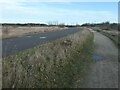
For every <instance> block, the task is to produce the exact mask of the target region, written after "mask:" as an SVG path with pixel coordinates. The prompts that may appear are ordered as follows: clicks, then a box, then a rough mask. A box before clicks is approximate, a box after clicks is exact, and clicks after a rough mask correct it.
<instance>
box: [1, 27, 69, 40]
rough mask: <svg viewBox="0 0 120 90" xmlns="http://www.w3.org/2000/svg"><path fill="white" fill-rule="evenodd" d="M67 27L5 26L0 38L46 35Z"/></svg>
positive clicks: (2, 28)
mask: <svg viewBox="0 0 120 90" xmlns="http://www.w3.org/2000/svg"><path fill="white" fill-rule="evenodd" d="M66 28H67V27H58V26H15V25H3V26H2V27H1V28H0V30H1V33H2V34H1V35H2V36H1V35H0V37H2V38H10V37H17V36H22V35H32V34H36V33H44V32H50V31H56V30H64V29H66Z"/></svg>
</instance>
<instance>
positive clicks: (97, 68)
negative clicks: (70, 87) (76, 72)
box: [76, 32, 118, 88]
mask: <svg viewBox="0 0 120 90" xmlns="http://www.w3.org/2000/svg"><path fill="white" fill-rule="evenodd" d="M94 45H95V51H94V54H93V60H95V63H93V64H92V65H90V67H89V70H88V71H87V74H86V75H87V76H86V77H85V80H84V83H83V85H82V86H81V85H80V84H79V83H78V84H77V85H76V87H80V88H81V87H82V88H118V48H117V47H116V45H115V44H114V43H113V41H111V40H110V39H109V38H108V37H106V36H104V35H102V34H100V33H98V32H94Z"/></svg>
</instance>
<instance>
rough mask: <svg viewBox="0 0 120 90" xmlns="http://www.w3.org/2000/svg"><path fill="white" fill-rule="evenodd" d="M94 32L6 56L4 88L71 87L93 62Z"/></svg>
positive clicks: (82, 33) (68, 37)
mask: <svg viewBox="0 0 120 90" xmlns="http://www.w3.org/2000/svg"><path fill="white" fill-rule="evenodd" d="M92 45H93V34H92V33H91V32H89V31H87V30H82V31H80V32H78V33H75V34H73V35H69V36H67V37H65V38H62V39H59V40H56V41H52V42H49V43H46V44H42V45H39V46H36V47H34V48H32V49H28V50H24V51H21V52H18V53H16V54H15V55H11V56H8V57H5V58H3V60H2V61H3V62H2V65H3V72H2V73H3V88H6V87H8V88H11V87H12V88H15V87H16V88H22V87H24V88H39V87H40V88H55V87H61V88H62V87H72V85H73V82H74V81H76V79H77V78H76V77H77V75H78V74H79V75H81V77H79V78H82V77H83V76H84V72H85V69H86V68H87V66H88V65H89V64H90V63H91V54H92Z"/></svg>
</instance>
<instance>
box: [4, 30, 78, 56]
mask: <svg viewBox="0 0 120 90" xmlns="http://www.w3.org/2000/svg"><path fill="white" fill-rule="evenodd" d="M78 31H79V30H78V29H77V28H69V29H66V30H62V31H54V32H46V33H41V34H36V35H27V36H21V37H16V38H9V39H2V57H5V56H8V55H11V54H13V53H14V52H16V51H21V50H24V49H28V48H32V47H34V46H36V45H38V44H41V43H43V42H46V41H51V40H55V39H58V38H61V37H64V36H67V35H69V34H72V33H75V32H78Z"/></svg>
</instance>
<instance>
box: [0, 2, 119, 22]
mask: <svg viewBox="0 0 120 90" xmlns="http://www.w3.org/2000/svg"><path fill="white" fill-rule="evenodd" d="M9 1H10V0H9ZM9 1H8V0H7V1H6V0H3V1H2V2H0V8H1V20H0V22H1V23H10V22H11V23H48V22H50V21H58V22H59V23H66V24H76V23H78V24H83V23H96V22H105V21H110V22H118V3H117V2H39V1H30V2H28V1H26V0H11V2H9Z"/></svg>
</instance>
